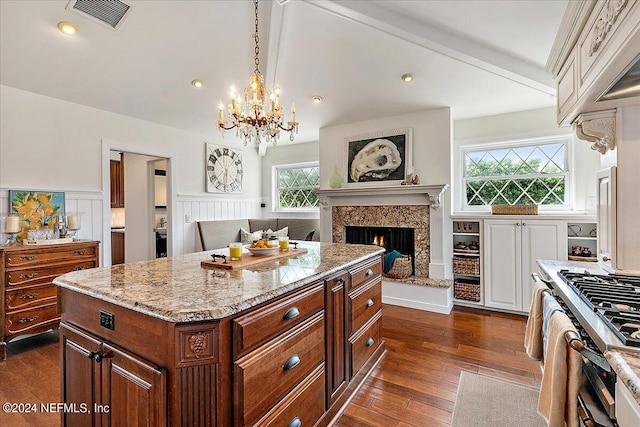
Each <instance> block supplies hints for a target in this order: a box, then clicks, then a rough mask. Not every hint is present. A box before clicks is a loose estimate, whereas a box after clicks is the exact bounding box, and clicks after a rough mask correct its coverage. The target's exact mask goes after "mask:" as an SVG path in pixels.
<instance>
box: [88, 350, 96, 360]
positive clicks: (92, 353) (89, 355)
mask: <svg viewBox="0 0 640 427" xmlns="http://www.w3.org/2000/svg"><path fill="white" fill-rule="evenodd" d="M97 354H98V352H97V351H91V352H89V354H88V357H89V359H93V358H94V357H96V355H97Z"/></svg>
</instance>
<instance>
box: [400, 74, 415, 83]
mask: <svg viewBox="0 0 640 427" xmlns="http://www.w3.org/2000/svg"><path fill="white" fill-rule="evenodd" d="M402 80H403V81H405V82H410V81H412V80H413V74H410V73H407V74H403V75H402Z"/></svg>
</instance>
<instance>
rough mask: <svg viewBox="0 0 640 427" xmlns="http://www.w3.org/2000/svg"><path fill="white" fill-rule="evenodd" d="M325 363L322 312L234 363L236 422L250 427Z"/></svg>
mask: <svg viewBox="0 0 640 427" xmlns="http://www.w3.org/2000/svg"><path fill="white" fill-rule="evenodd" d="M323 361H324V312H320V313H317V314H315V315H314V316H312V317H311V318H309V319H307V320H306V321H304V322H303V323H301V324H300V325H298V326H297V327H295V328H294V329H293V330H291V331H289V332H287V333H285V334H284V335H283V336H282V337H278V338H277V339H275V340H272V341H270V342H268V343H267V344H265V345H264V346H262V347H260V348H258V349H257V350H255V351H253V352H251V353H249V354H248V355H247V356H245V357H243V358H242V359H240V360H238V361H237V362H236V363H235V364H234V384H235V387H234V388H235V394H236V399H235V400H236V402H238V405H237V408H236V410H237V411H238V413H237V419H238V420H241V424H242V425H250V424H253V423H254V422H255V421H256V420H257V419H258V418H259V417H261V416H262V415H264V414H265V413H267V411H269V410H270V409H271V408H272V407H273V406H274V405H275V404H276V403H277V402H278V401H279V400H280V399H282V398H283V397H284V396H285V395H286V394H287V393H289V392H290V391H291V390H292V389H293V388H294V387H295V386H296V385H297V384H298V383H299V382H300V381H301V380H302V379H303V378H305V377H306V376H307V375H309V373H310V372H311V371H312V370H313V369H314V368H315V367H316V366H318V365H319V364H320V363H322V362H323Z"/></svg>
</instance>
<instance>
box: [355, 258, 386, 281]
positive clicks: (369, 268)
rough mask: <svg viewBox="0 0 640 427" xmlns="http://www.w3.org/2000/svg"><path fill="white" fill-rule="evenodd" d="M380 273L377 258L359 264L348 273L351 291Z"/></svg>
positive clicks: (380, 263) (379, 261)
mask: <svg viewBox="0 0 640 427" xmlns="http://www.w3.org/2000/svg"><path fill="white" fill-rule="evenodd" d="M381 273H382V262H381V258H380V257H379V256H376V257H375V258H373V259H371V260H368V261H366V262H364V263H363V264H360V265H359V266H357V267H356V268H354V269H353V270H350V271H349V276H351V289H355V288H357V287H358V286H360V285H362V284H364V283H365V282H366V281H367V280H369V279H371V278H373V277H374V276H377V275H379V274H381Z"/></svg>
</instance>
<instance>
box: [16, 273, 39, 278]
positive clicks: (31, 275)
mask: <svg viewBox="0 0 640 427" xmlns="http://www.w3.org/2000/svg"><path fill="white" fill-rule="evenodd" d="M37 276H38V273H30V274H21V275H19V276H18V278H19V279H33V278H34V277H37Z"/></svg>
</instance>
